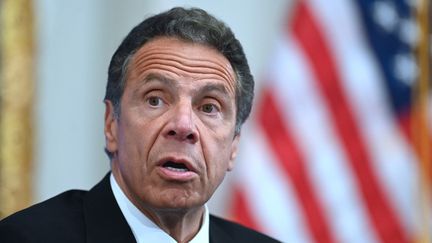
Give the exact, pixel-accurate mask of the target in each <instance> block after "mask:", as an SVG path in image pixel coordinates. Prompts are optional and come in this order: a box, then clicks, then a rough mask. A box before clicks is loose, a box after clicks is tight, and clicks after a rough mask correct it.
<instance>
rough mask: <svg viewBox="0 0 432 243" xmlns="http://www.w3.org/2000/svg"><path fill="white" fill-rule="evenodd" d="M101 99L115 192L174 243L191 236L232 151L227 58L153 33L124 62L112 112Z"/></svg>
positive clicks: (228, 166)
mask: <svg viewBox="0 0 432 243" xmlns="http://www.w3.org/2000/svg"><path fill="white" fill-rule="evenodd" d="M105 103H106V112H105V137H106V148H107V149H108V151H110V152H112V153H113V154H114V157H113V159H112V162H111V163H112V172H113V175H114V177H115V179H116V181H117V182H118V184H119V185H120V187H121V189H122V190H123V191H124V193H125V194H126V196H127V197H128V198H129V200H131V201H132V203H134V205H135V206H136V207H137V208H139V209H140V210H141V211H142V212H143V213H144V214H146V216H147V217H149V218H150V219H152V220H153V221H154V222H155V223H156V224H157V225H159V227H161V228H162V229H163V230H165V231H166V232H168V233H169V234H170V235H171V236H172V237H174V238H175V239H176V240H177V241H181V242H183V241H187V240H189V239H191V238H192V237H193V236H194V235H195V234H196V233H197V231H198V230H199V227H200V223H201V218H202V215H203V205H204V204H205V203H206V202H207V201H208V200H209V198H210V197H211V196H212V195H213V193H214V191H215V190H216V188H217V187H218V186H219V184H220V183H221V182H222V180H223V178H224V176H225V174H226V172H227V171H230V170H231V169H232V168H233V165H234V159H235V157H236V153H237V148H238V142H239V135H235V132H234V128H235V116H236V104H235V75H234V72H233V70H232V67H231V65H230V63H229V62H228V60H227V59H226V58H225V57H224V56H223V55H222V54H220V53H219V52H217V51H216V50H214V49H212V48H210V47H207V46H204V45H201V44H193V43H189V42H185V41H181V40H178V39H175V38H168V37H160V38H156V39H154V40H151V41H150V42H148V43H146V44H145V45H143V47H141V48H140V49H139V50H138V51H137V53H136V54H135V55H134V56H133V58H132V59H131V61H130V63H129V66H128V72H127V79H126V86H125V90H124V94H123V96H122V99H121V107H120V110H121V112H120V116H119V117H118V118H116V117H115V115H114V108H113V106H112V103H111V102H110V101H106V102H105ZM167 161H172V162H173V163H176V164H178V165H181V167H182V168H181V169H174V168H172V166H170V165H167V164H166V162H167Z"/></svg>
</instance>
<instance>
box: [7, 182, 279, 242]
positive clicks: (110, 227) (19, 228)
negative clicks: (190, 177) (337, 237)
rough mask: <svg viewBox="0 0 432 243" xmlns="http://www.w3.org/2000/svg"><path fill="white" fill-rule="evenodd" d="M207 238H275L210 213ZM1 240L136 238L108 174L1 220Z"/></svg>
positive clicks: (228, 239) (115, 239)
mask: <svg viewBox="0 0 432 243" xmlns="http://www.w3.org/2000/svg"><path fill="white" fill-rule="evenodd" d="M209 226H210V229H209V230H210V242H212V243H216V242H223V243H228V242H236V243H237V242H278V241H276V240H274V239H271V238H269V237H267V236H265V235H263V234H260V233H258V232H256V231H253V230H251V229H248V228H245V227H243V226H240V225H239V224H235V223H233V222H229V221H226V220H224V219H221V218H218V217H216V216H212V215H210V224H209ZM0 242H2V243H7V242H11V243H12V242H20V243H30V242H31V243H36V242H37V243H39V242H40V243H51V242H52V243H54V242H55V243H68V242H71V243H80V242H87V243H96V242H97V243H102V242H103V243H108V242H119V243H120V242H121V243H128V242H136V241H135V238H134V236H133V234H132V231H131V229H130V228H129V225H128V223H127V222H126V219H125V218H124V217H123V214H122V213H121V211H120V208H119V206H118V205H117V202H116V200H115V198H114V195H113V193H112V190H111V186H110V182H109V174H108V175H107V176H105V178H104V179H103V180H102V181H101V182H100V183H98V184H97V185H96V186H95V187H93V188H92V189H91V190H90V191H81V190H71V191H67V192H64V193H62V194H59V195H57V196H55V197H53V198H51V199H49V200H47V201H45V202H42V203H39V204H36V205H34V206H32V207H30V208H27V209H25V210H23V211H20V212H18V213H15V214H13V215H11V216H9V217H7V218H5V219H4V220H2V221H0Z"/></svg>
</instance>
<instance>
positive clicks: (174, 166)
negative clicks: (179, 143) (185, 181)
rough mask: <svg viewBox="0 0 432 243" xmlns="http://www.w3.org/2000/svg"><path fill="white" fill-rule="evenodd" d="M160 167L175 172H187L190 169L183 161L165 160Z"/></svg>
mask: <svg viewBox="0 0 432 243" xmlns="http://www.w3.org/2000/svg"><path fill="white" fill-rule="evenodd" d="M162 167H164V168H166V169H168V170H171V171H175V172H187V171H190V170H189V169H188V168H187V166H186V165H185V164H184V163H177V162H174V161H167V162H165V163H163V165H162Z"/></svg>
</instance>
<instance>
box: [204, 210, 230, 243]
mask: <svg viewBox="0 0 432 243" xmlns="http://www.w3.org/2000/svg"><path fill="white" fill-rule="evenodd" d="M209 227H210V230H209V231H210V243H219V242H223V243H230V242H233V243H234V241H233V238H232V237H231V236H230V235H228V233H227V232H226V231H225V230H223V228H222V226H221V225H219V224H218V222H216V221H215V219H214V217H213V216H212V215H210V226H209Z"/></svg>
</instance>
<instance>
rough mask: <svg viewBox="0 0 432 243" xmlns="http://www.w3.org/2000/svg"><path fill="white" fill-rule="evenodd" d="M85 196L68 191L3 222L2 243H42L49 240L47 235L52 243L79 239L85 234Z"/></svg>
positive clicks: (0, 229) (13, 215) (1, 227)
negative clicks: (83, 206)
mask: <svg viewBox="0 0 432 243" xmlns="http://www.w3.org/2000/svg"><path fill="white" fill-rule="evenodd" d="M85 194H86V192H85V191H80V190H71V191H67V192H64V193H61V194H59V195H57V196H55V197H53V198H50V199H48V200H46V201H44V202H41V203H38V204H35V205H33V206H31V207H29V208H27V209H24V210H22V211H19V212H17V213H15V214H12V215H11V216H9V217H7V218H5V219H3V220H2V221H0V242H42V240H41V241H38V239H44V240H47V239H46V237H47V235H49V236H50V238H52V239H53V240H52V242H55V241H58V242H60V241H61V240H62V238H65V237H69V236H70V237H72V239H77V237H79V236H80V235H83V234H81V233H82V232H84V219H83V209H82V204H83V203H82V201H83V197H84V195H85ZM29 239H31V241H30V240H29ZM44 242H51V241H44Z"/></svg>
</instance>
